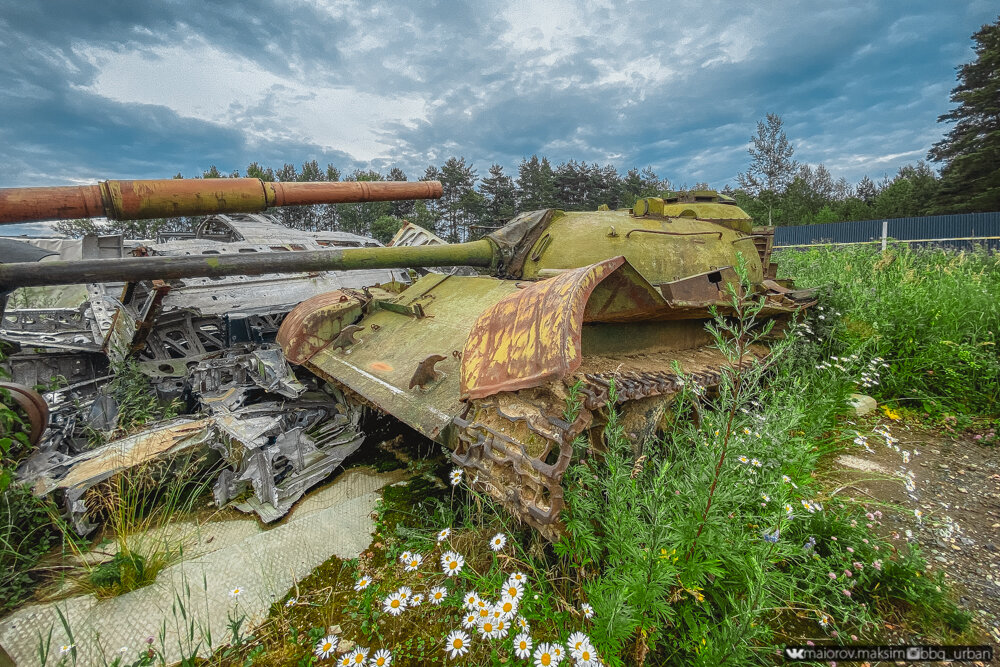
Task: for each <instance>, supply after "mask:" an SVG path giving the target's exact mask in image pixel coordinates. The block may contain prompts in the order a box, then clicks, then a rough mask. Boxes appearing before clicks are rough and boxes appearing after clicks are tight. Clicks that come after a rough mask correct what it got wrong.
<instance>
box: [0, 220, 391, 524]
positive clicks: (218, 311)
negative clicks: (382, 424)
mask: <svg viewBox="0 0 1000 667" xmlns="http://www.w3.org/2000/svg"><path fill="white" fill-rule="evenodd" d="M137 243H138V244H137ZM377 245H380V244H379V243H378V242H377V241H375V240H374V239H370V238H366V237H362V236H357V235H354V234H348V233H344V232H301V231H297V230H292V229H289V228H287V227H284V226H282V225H279V224H277V223H276V221H275V219H274V218H271V217H270V216H263V215H232V216H225V215H218V216H211V217H209V218H207V219H206V220H205V221H204V222H203V223H201V225H200V226H199V227H198V229H197V231H196V232H194V233H188V234H183V233H171V234H168V235H166V236H165V237H164V238H160V239H157V241H156V242H155V243H154V242H148V241H147V242H133V243H131V244H127V243H123V241H122V239H121V237H100V238H96V237H95V238H90V237H88V238H87V239H85V240H84V242H83V244H82V254H83V256H84V258H90V257H106V256H122V255H123V254H126V253H131V254H140V255H142V254H149V255H188V254H209V255H210V254H217V253H231V252H274V251H282V250H284V251H288V252H296V251H300V250H316V249H320V248H328V247H337V246H342V247H363V246H377ZM37 254H42V253H37ZM408 281H409V276H408V274H407V273H406V272H405V271H401V270H397V269H393V270H381V269H379V270H363V271H330V272H325V273H303V274H297V275H296V274H293V275H264V276H254V277H248V276H233V277H227V278H222V279H212V278H195V279H185V280H176V281H170V282H164V281H148V282H139V283H129V284H91V285H87V286H86V293H87V300H86V301H85V302H84V303H83V304H81V305H80V306H79V307H78V308H13V309H12V308H8V309H7V310H6V312H0V339H3V340H6V341H8V342H9V343H13V344H14V345H15V353H14V354H11V355H10V356H9V358H8V359H7V360H6V362H4V366H5V369H6V370H7V371H8V373H10V374H11V375H12V376H13V379H14V380H15V381H17V382H20V383H21V384H25V385H27V386H38V385H42V386H43V387H42V388H44V389H47V390H48V391H45V392H44V393H43V395H44V397H45V400H46V402H47V403H48V405H49V408H50V414H51V416H50V419H49V427H48V430H47V431H46V432H45V434H44V435H43V436H42V441H41V443H40V445H39V448H38V450H37V451H36V452H35V453H34V454H33V455H32V456H31V457H29V458H28V459H27V460H26V461H24V462H23V463H22V465H21V467H20V468H19V470H18V476H19V478H20V479H22V480H24V481H28V482H30V483H31V484H33V486H34V488H35V489H36V492H37V493H39V494H54V495H56V496H58V497H59V498H60V499H61V501H62V502H63V504H64V506H65V508H66V512H67V515H68V516H69V517H70V519H71V520H72V523H73V525H74V527H75V528H76V529H77V530H78V531H79V532H80V533H81V534H86V533H89V532H90V531H92V530H93V529H94V527H95V524H94V522H93V511H94V510H93V508H90V507H88V506H87V502H86V498H87V493H88V491H89V490H90V489H92V488H93V487H94V486H96V485H98V484H100V483H101V482H103V481H105V480H107V479H108V478H110V477H112V476H113V475H116V474H121V473H123V472H124V471H126V470H128V469H129V468H134V467H136V466H146V465H152V464H161V463H164V462H166V463H169V461H171V460H172V459H173V458H175V457H177V456H179V455H185V456H187V455H197V454H201V453H204V454H206V455H208V456H209V457H210V458H213V459H218V458H219V457H221V459H222V462H223V470H222V472H221V473H220V474H219V476H218V478H217V481H216V485H215V489H214V496H215V499H216V501H217V503H218V504H219V505H220V506H221V505H222V504H225V503H228V502H231V501H234V500H236V501H238V503H237V504H236V507H238V508H240V509H242V510H244V511H248V512H255V513H257V514H258V515H259V516H260V517H261V518H262V519H263V520H265V521H274V520H276V519H278V518H280V517H281V516H283V515H284V514H285V513H286V512H287V511H288V509H289V508H290V507H291V506H292V504H293V503H294V502H295V501H296V500H298V499H299V498H300V497H301V496H302V495H303V494H304V493H305V492H306V490H308V489H309V488H310V487H312V486H314V485H315V484H317V483H319V482H321V481H322V480H323V479H325V478H326V477H327V476H328V475H329V474H330V473H331V472H332V471H333V470H334V469H335V468H336V467H337V466H338V465H340V464H341V463H342V462H343V460H344V459H345V458H346V457H347V456H349V455H350V454H351V453H353V452H354V451H355V450H356V449H357V448H358V447H360V445H361V442H362V440H363V439H364V436H363V434H362V431H361V427H360V420H361V417H362V411H363V408H362V407H361V406H359V405H356V404H353V403H350V402H349V401H347V400H346V398H345V397H344V396H343V395H342V394H340V393H339V392H337V391H336V390H333V393H332V394H331V393H326V392H322V391H318V387H317V386H316V383H315V382H314V381H313V380H314V378H311V379H310V380H309V381H307V382H302V381H300V380H299V378H297V377H296V375H295V374H294V372H293V371H292V369H291V367H290V366H289V365H288V363H287V362H286V361H285V359H284V356H283V355H282V353H281V350H280V348H278V347H277V346H276V345H273V344H271V343H272V341H273V340H274V336H275V334H276V332H277V330H278V327H279V326H280V324H281V321H282V319H283V318H284V316H285V315H286V314H287V313H288V311H289V310H290V309H291V308H293V307H294V306H295V305H297V304H298V303H299V302H301V301H302V300H304V299H306V298H308V297H310V296H312V295H315V294H319V293H323V292H329V291H332V290H335V289H339V288H367V287H371V286H375V285H378V284H382V283H387V282H408ZM125 358H133V359H135V360H136V361H137V362H138V364H139V367H140V369H141V371H142V372H143V374H144V375H146V376H147V377H148V378H149V380H150V383H151V385H152V387H153V388H154V390H155V391H156V393H157V395H158V397H159V398H160V399H162V400H178V401H181V402H183V403H184V404H185V405H186V406H187V407H188V409H189V410H193V411H194V412H195V414H192V415H186V416H183V417H179V418H177V419H173V420H168V421H166V422H160V423H157V424H152V425H149V426H148V427H147V428H146V429H144V430H143V431H142V432H139V433H134V434H130V435H128V436H127V437H124V438H120V439H118V440H115V441H113V442H110V443H108V444H106V445H103V446H100V447H97V448H92V447H91V445H90V437H89V435H90V433H92V432H93V431H102V432H112V431H113V430H114V428H115V426H116V423H117V410H118V406H117V404H116V402H115V400H114V398H113V397H112V396H109V395H108V394H107V392H106V389H105V386H106V385H107V383H108V382H109V381H110V380H111V379H113V377H114V375H113V372H112V371H111V370H109V369H111V368H113V367H114V364H115V363H118V362H120V361H122V360H124V359H125Z"/></svg>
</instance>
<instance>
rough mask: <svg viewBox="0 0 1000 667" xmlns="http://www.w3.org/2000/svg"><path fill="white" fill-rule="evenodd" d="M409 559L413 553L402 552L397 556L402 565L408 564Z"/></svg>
mask: <svg viewBox="0 0 1000 667" xmlns="http://www.w3.org/2000/svg"><path fill="white" fill-rule="evenodd" d="M411 558H413V553H412V552H410V551H404V552H403V553H401V554H399V562H400V563H402V564H403V565H406V564H407V563H409V562H410V559H411Z"/></svg>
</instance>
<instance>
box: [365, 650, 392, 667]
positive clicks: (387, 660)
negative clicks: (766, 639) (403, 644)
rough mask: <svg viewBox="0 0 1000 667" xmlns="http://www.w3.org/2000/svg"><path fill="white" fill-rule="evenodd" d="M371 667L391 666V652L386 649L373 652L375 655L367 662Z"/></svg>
mask: <svg viewBox="0 0 1000 667" xmlns="http://www.w3.org/2000/svg"><path fill="white" fill-rule="evenodd" d="M368 664H369V665H371V667H389V665H391V664H392V652H390V651H389V649H387V648H382V649H379V650H377V651H375V655H373V656H372V659H371V660H370V661H369V662H368Z"/></svg>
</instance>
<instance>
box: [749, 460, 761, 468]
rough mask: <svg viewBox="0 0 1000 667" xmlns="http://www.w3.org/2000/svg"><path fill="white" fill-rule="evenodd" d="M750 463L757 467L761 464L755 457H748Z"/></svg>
mask: <svg viewBox="0 0 1000 667" xmlns="http://www.w3.org/2000/svg"><path fill="white" fill-rule="evenodd" d="M750 465H752V466H753V467H754V468H759V467H760V465H761V464H760V461H758V460H757V459H750Z"/></svg>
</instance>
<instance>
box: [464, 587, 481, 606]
mask: <svg viewBox="0 0 1000 667" xmlns="http://www.w3.org/2000/svg"><path fill="white" fill-rule="evenodd" d="M462 604H464V605H465V607H466V609H475V608H476V607H478V606H479V593H476V592H475V591H469V592H468V593H466V594H465V600H464V601H463V602H462Z"/></svg>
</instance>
